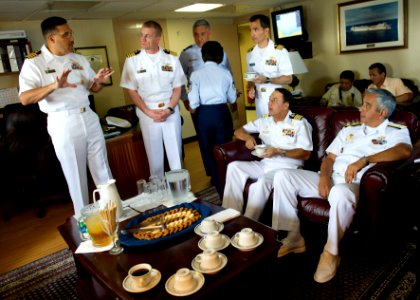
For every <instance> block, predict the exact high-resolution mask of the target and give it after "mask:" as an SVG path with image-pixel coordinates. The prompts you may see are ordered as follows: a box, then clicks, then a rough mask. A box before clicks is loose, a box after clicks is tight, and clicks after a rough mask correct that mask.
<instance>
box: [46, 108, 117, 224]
mask: <svg viewBox="0 0 420 300" xmlns="http://www.w3.org/2000/svg"><path fill="white" fill-rule="evenodd" d="M48 133H49V134H50V136H51V139H52V142H53V145H54V149H55V153H56V155H57V158H58V160H59V161H60V164H61V168H62V169H63V173H64V176H65V178H66V181H67V185H68V188H69V192H70V196H71V199H72V201H73V206H74V213H75V215H76V217H78V216H79V215H80V210H81V209H82V207H83V206H85V205H87V204H89V191H88V179H87V166H89V170H90V173H91V174H92V178H93V180H94V182H95V184H96V185H99V184H105V183H106V182H107V181H108V180H110V179H112V174H111V170H110V168H109V164H108V157H107V152H106V144H105V139H104V135H103V132H102V128H101V125H100V122H99V118H98V116H97V115H96V114H95V113H94V112H93V111H92V110H91V109H90V108H86V111H85V112H80V109H75V110H69V111H59V112H52V113H49V114H48Z"/></svg>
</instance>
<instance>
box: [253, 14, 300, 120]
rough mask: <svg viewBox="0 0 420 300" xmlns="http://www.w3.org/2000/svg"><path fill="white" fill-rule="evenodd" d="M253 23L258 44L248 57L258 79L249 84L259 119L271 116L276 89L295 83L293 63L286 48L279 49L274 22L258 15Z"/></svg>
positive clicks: (254, 37)
mask: <svg viewBox="0 0 420 300" xmlns="http://www.w3.org/2000/svg"><path fill="white" fill-rule="evenodd" d="M249 21H250V22H251V26H250V28H251V38H252V40H253V41H254V43H255V44H256V45H255V47H254V48H252V50H251V51H250V52H249V53H248V54H247V56H246V65H247V72H256V73H257V76H256V77H255V78H254V79H252V80H251V81H249V82H248V96H249V97H250V98H252V99H255V107H256V112H257V118H260V117H262V116H266V115H267V114H268V100H269V98H270V95H271V93H272V92H273V91H274V89H275V88H281V87H283V85H285V84H290V83H291V82H292V74H293V69H292V64H291V62H290V58H289V53H288V52H287V50H286V49H285V48H283V49H282V50H278V49H276V45H274V42H273V41H272V40H271V39H270V38H269V37H270V19H269V18H268V17H267V16H264V15H254V16H252V17H251V18H250V19H249Z"/></svg>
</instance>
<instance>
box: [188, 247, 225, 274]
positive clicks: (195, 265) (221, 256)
mask: <svg viewBox="0 0 420 300" xmlns="http://www.w3.org/2000/svg"><path fill="white" fill-rule="evenodd" d="M217 254H218V255H219V259H220V260H221V262H220V265H219V266H218V267H216V268H213V269H205V268H202V267H201V264H200V262H199V261H198V260H197V256H196V257H194V259H193V260H192V262H191V266H192V268H193V269H194V270H196V271H197V272H200V273H204V274H216V273H217V272H219V271H220V270H221V269H223V268H224V267H225V266H226V264H227V261H228V259H227V257H226V255H224V254H223V253H220V252H218V253H217Z"/></svg>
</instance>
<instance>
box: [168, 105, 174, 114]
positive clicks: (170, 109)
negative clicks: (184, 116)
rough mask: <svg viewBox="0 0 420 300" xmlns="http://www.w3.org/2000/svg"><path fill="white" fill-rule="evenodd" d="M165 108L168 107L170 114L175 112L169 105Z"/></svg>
mask: <svg viewBox="0 0 420 300" xmlns="http://www.w3.org/2000/svg"><path fill="white" fill-rule="evenodd" d="M166 109H169V111H170V112H171V114H173V113H174V112H175V110H174V109H173V108H172V107H170V106H168V107H167V108H166Z"/></svg>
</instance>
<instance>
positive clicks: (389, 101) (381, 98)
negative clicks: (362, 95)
mask: <svg viewBox="0 0 420 300" xmlns="http://www.w3.org/2000/svg"><path fill="white" fill-rule="evenodd" d="M366 93H367V94H374V95H376V101H377V104H378V109H386V111H387V116H386V117H387V118H389V116H390V115H392V113H393V112H394V110H395V107H396V106H397V100H396V99H395V97H394V95H392V94H391V93H390V92H389V91H387V90H384V89H367V92H366Z"/></svg>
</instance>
